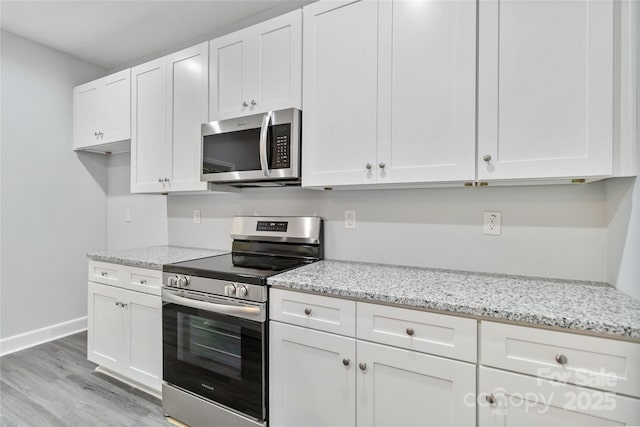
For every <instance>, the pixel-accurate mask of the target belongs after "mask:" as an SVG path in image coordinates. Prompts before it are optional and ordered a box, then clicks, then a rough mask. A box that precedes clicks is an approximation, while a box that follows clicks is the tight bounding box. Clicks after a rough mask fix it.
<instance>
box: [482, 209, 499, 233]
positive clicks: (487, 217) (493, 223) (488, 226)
mask: <svg viewBox="0 0 640 427" xmlns="http://www.w3.org/2000/svg"><path fill="white" fill-rule="evenodd" d="M501 232H502V212H485V213H484V226H483V233H484V234H488V235H490V236H499V235H500V234H501Z"/></svg>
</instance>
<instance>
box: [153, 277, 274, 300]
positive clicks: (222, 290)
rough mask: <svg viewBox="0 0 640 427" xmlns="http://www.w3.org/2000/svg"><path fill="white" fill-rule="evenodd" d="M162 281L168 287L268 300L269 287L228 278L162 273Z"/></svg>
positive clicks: (244, 298)
mask: <svg viewBox="0 0 640 427" xmlns="http://www.w3.org/2000/svg"><path fill="white" fill-rule="evenodd" d="M162 283H163V285H164V286H165V287H166V288H168V289H184V290H185V291H195V292H202V293H205V294H210V295H212V296H222V297H229V298H236V299H240V300H246V301H254V302H266V301H267V287H266V286H261V285H253V284H249V283H234V282H230V281H227V280H217V279H209V278H206V277H198V276H186V275H183V274H175V273H168V272H164V273H162Z"/></svg>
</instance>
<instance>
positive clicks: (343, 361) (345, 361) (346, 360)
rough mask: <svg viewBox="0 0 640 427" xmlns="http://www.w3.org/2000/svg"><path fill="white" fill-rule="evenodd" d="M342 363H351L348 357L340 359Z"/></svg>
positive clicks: (345, 364) (346, 364)
mask: <svg viewBox="0 0 640 427" xmlns="http://www.w3.org/2000/svg"><path fill="white" fill-rule="evenodd" d="M342 364H343V365H344V366H349V365H350V364H351V360H349V359H348V358H345V359H342Z"/></svg>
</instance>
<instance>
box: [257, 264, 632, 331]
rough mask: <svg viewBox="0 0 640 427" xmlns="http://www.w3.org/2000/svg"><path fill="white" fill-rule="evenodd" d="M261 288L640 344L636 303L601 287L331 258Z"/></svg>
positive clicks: (297, 270)
mask: <svg viewBox="0 0 640 427" xmlns="http://www.w3.org/2000/svg"><path fill="white" fill-rule="evenodd" d="M268 283H269V284H270V285H272V286H277V287H281V288H289V289H296V290H303V291H312V292H317V293H321V294H326V295H333V296H342V297H350V298H356V299H358V300H362V301H377V302H382V303H389V304H400V305H404V306H413V307H419V308H424V309H429V310H435V311H441V312H451V313H452V314H456V313H457V314H464V315H471V316H477V317H479V318H486V319H497V320H507V321H513V322H518V323H522V324H532V325H541V326H551V327H558V328H566V329H572V330H576V331H584V332H589V333H594V334H602V335H609V336H619V337H626V338H632V339H636V340H640V301H639V300H636V299H633V298H631V297H630V296H628V295H626V294H624V293H622V292H620V291H618V290H616V289H615V288H613V287H611V286H609V285H607V284H606V283H597V282H579V281H567V280H554V279H541V278H533V277H522V276H506V275H495V274H484V273H470V272H461V271H450V270H436V269H428V268H416V267H403V266H392V265H381V264H368V263H360V262H345V261H330V260H325V261H320V262H317V263H314V264H310V265H308V266H304V267H301V268H297V269H295V270H291V271H288V272H285V273H282V274H278V275H276V276H273V277H271V278H269V280H268Z"/></svg>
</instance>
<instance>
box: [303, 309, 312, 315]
mask: <svg viewBox="0 0 640 427" xmlns="http://www.w3.org/2000/svg"><path fill="white" fill-rule="evenodd" d="M304 314H306V315H307V316H308V315H310V314H311V309H310V308H305V309H304Z"/></svg>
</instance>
